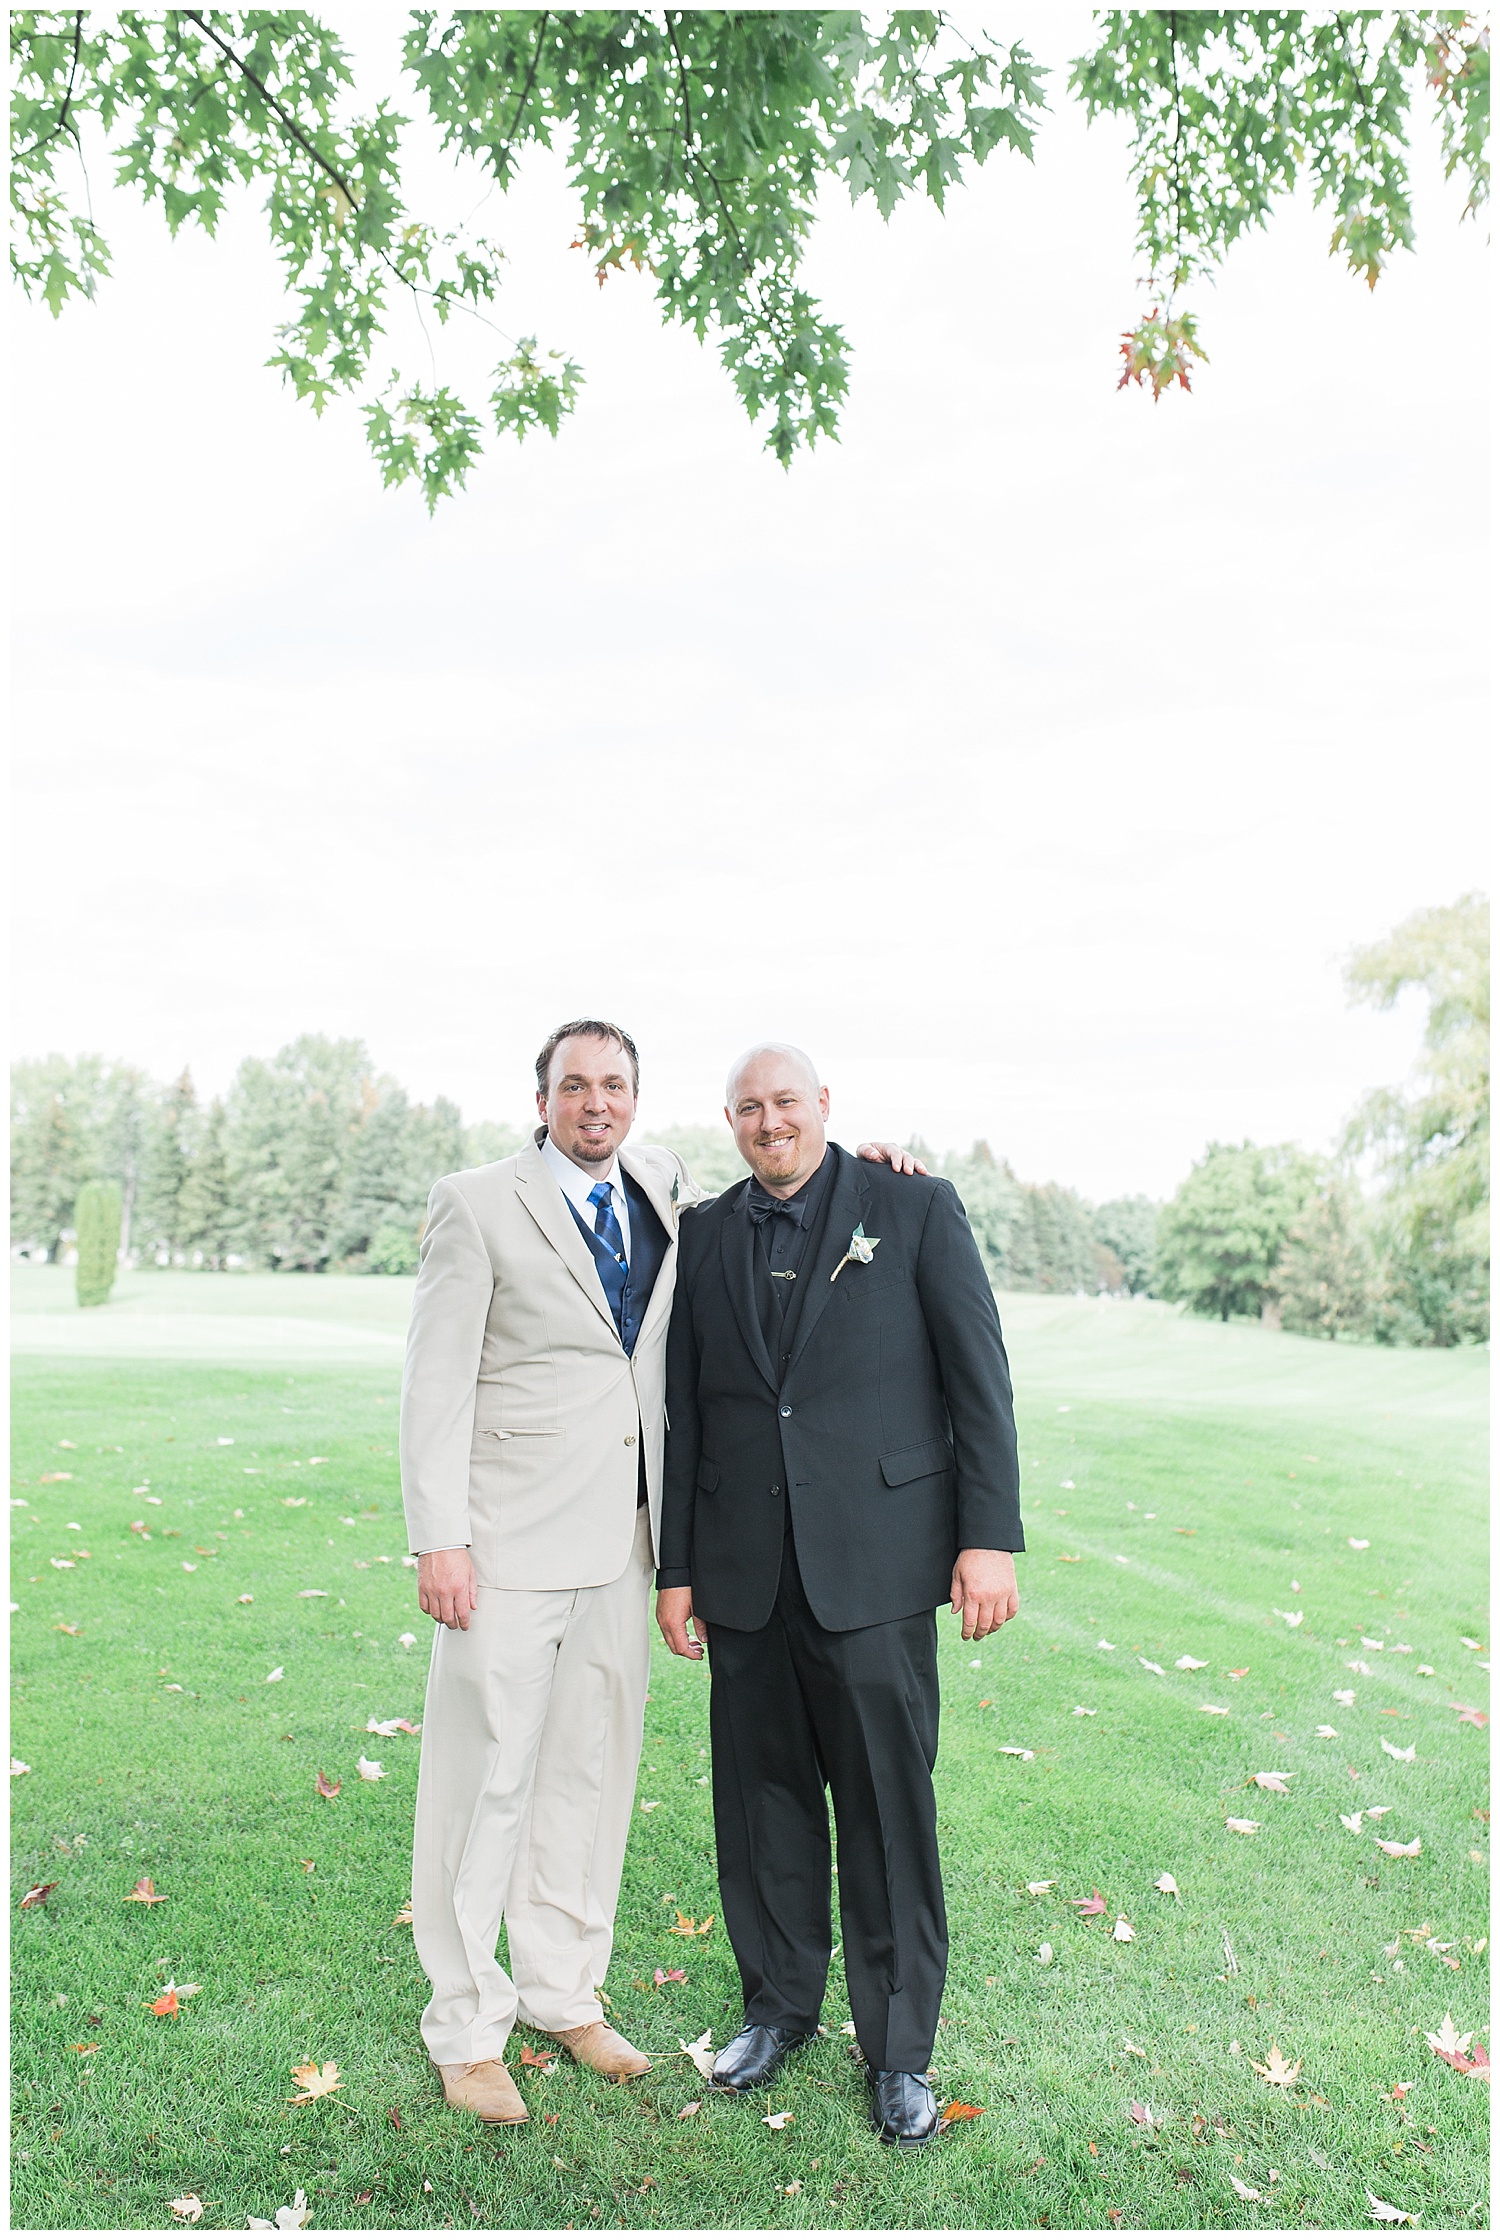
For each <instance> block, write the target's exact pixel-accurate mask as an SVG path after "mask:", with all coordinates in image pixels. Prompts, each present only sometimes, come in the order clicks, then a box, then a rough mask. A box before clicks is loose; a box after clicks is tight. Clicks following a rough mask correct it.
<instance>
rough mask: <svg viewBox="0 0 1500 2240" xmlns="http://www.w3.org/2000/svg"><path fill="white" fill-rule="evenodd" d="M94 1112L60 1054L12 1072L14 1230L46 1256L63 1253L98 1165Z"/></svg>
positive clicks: (15, 1236)
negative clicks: (84, 1188)
mask: <svg viewBox="0 0 1500 2240" xmlns="http://www.w3.org/2000/svg"><path fill="white" fill-rule="evenodd" d="M92 1163H93V1161H92V1140H91V1127H90V1115H89V1113H88V1112H87V1110H86V1109H83V1108H82V1105H81V1100H80V1098H79V1096H78V1094H77V1068H76V1067H75V1066H74V1064H73V1063H72V1062H71V1061H70V1060H69V1059H67V1058H62V1057H58V1056H56V1055H54V1056H52V1057H48V1058H39V1059H34V1060H32V1061H30V1062H29V1063H23V1064H21V1065H18V1066H17V1067H16V1068H15V1070H14V1071H13V1073H12V1075H11V1097H10V1233H11V1236H12V1238H13V1240H14V1241H15V1242H16V1243H18V1244H24V1245H26V1246H28V1247H29V1248H30V1249H31V1251H33V1252H35V1253H40V1255H41V1256H42V1258H43V1259H46V1260H56V1259H58V1258H59V1257H60V1256H61V1246H62V1236H63V1231H64V1230H65V1229H70V1228H71V1227H72V1225H73V1204H74V1200H75V1199H76V1197H77V1195H78V1192H79V1190H80V1188H81V1187H82V1185H83V1183H84V1182H85V1181H86V1180H87V1179H88V1176H89V1173H90V1171H91V1168H92Z"/></svg>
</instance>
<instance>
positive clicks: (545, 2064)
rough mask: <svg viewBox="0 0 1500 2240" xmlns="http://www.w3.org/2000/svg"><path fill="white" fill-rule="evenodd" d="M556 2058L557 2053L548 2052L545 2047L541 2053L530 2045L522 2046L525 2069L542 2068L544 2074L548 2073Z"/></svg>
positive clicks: (523, 2066)
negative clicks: (534, 2051) (536, 2051)
mask: <svg viewBox="0 0 1500 2240" xmlns="http://www.w3.org/2000/svg"><path fill="white" fill-rule="evenodd" d="M556 2059H557V2055H556V2054H555V2053H548V2052H547V2051H546V2050H545V2049H544V2050H543V2051H542V2052H541V2053H533V2052H532V2050H531V2048H530V2046H522V2048H521V2067H522V2068H523V2069H540V2070H541V2072H542V2075H543V2076H545V2075H546V2074H547V2071H548V2070H549V2069H550V2068H551V2066H552V2064H553V2062H554V2061H555V2060H556Z"/></svg>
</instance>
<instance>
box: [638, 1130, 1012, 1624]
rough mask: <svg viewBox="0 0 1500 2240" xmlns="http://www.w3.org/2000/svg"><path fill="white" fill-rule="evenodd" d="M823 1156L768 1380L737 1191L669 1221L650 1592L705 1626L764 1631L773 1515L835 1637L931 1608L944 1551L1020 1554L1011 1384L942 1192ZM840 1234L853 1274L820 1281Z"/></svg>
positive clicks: (837, 1254)
mask: <svg viewBox="0 0 1500 2240" xmlns="http://www.w3.org/2000/svg"><path fill="white" fill-rule="evenodd" d="M831 1151H832V1156H833V1158H834V1159H835V1161H836V1162H837V1165H836V1169H835V1172H834V1174H833V1176H832V1178H831V1182H830V1189H829V1204H828V1209H827V1215H828V1217H827V1220H826V1223H825V1224H824V1226H823V1233H822V1241H821V1244H820V1246H819V1249H818V1250H817V1252H816V1253H814V1252H811V1251H809V1253H808V1254H807V1255H806V1257H805V1259H804V1263H803V1267H802V1271H801V1274H800V1275H799V1277H798V1289H799V1290H802V1286H803V1285H804V1284H805V1285H806V1289H805V1291H803V1294H802V1297H801V1299H800V1300H799V1302H798V1312H797V1322H796V1328H795V1331H794V1333H793V1337H792V1343H791V1359H790V1361H789V1362H788V1364H787V1367H786V1371H785V1374H784V1375H783V1376H778V1374H777V1369H776V1365H775V1364H774V1363H773V1361H772V1358H771V1355H770V1353H769V1352H768V1351H767V1348H766V1344H765V1340H764V1338H763V1336H762V1334H761V1329H760V1323H759V1319H758V1317H757V1315H756V1311H755V1295H754V1278H753V1267H754V1263H753V1260H752V1257H751V1256H752V1254H753V1253H755V1252H757V1251H759V1250H760V1245H759V1242H758V1240H757V1238H756V1235H755V1231H754V1228H753V1226H752V1224H751V1221H750V1218H749V1215H748V1213H747V1212H746V1210H745V1197H746V1192H747V1190H748V1187H749V1185H748V1183H746V1184H742V1185H740V1186H739V1187H737V1188H736V1189H733V1190H729V1191H726V1192H725V1194H724V1195H723V1196H722V1197H720V1198H715V1199H713V1200H712V1201H711V1202H710V1203H709V1204H707V1205H701V1206H696V1207H693V1208H690V1209H686V1210H684V1212H683V1214H682V1216H681V1221H680V1224H679V1230H678V1245H677V1291H676V1296H675V1298H674V1301H673V1306H672V1325H671V1331H670V1334H669V1337H668V1341H667V1419H668V1427H669V1428H668V1433H667V1459H666V1481H665V1490H664V1494H663V1500H662V1519H661V1564H660V1569H659V1571H658V1574H657V1583H658V1585H659V1586H664V1587H666V1586H687V1585H691V1587H692V1589H693V1607H694V1609H695V1611H696V1612H697V1613H698V1614H699V1615H700V1616H702V1617H703V1618H704V1619H705V1620H706V1621H707V1622H708V1623H709V1624H710V1625H713V1624H715V1623H718V1624H719V1625H726V1626H737V1627H741V1628H745V1629H752V1628H754V1627H757V1626H762V1625H764V1624H765V1622H766V1620H767V1619H768V1618H769V1616H770V1614H771V1607H772V1604H773V1603H774V1601H775V1598H776V1586H777V1580H778V1578H779V1576H780V1571H781V1554H782V1539H783V1534H784V1531H785V1525H786V1509H787V1503H788V1501H790V1503H791V1514H792V1523H793V1530H794V1533H795V1536H796V1543H797V1560H798V1564H799V1566H800V1568H801V1573H802V1580H803V1584H804V1586H805V1588H806V1590H807V1599H808V1601H809V1602H810V1603H811V1605H812V1608H813V1612H814V1614H815V1615H816V1617H817V1618H818V1620H819V1622H820V1624H822V1625H824V1626H826V1627H828V1628H829V1630H830V1631H832V1632H835V1633H839V1632H846V1631H848V1630H849V1629H850V1628H852V1627H854V1626H868V1625H879V1624H883V1623H885V1622H886V1621H888V1620H890V1619H893V1618H905V1617H912V1616H914V1615H915V1614H916V1613H917V1612H918V1611H920V1610H930V1609H932V1608H933V1607H934V1605H935V1604H937V1603H939V1602H945V1601H946V1600H947V1599H948V1591H949V1584H950V1581H951V1577H952V1572H953V1565H954V1561H955V1559H956V1557H957V1555H958V1551H959V1549H960V1548H1010V1549H1017V1550H1019V1549H1020V1548H1022V1547H1024V1545H1025V1541H1024V1539H1023V1537H1022V1533H1021V1516H1020V1489H1019V1472H1018V1469H1017V1464H1016V1432H1015V1421H1014V1417H1013V1415H1012V1412H1011V1389H1010V1369H1009V1365H1008V1363H1007V1361H1006V1358H1005V1346H1004V1343H1003V1341H1002V1339H1001V1336H1000V1318H999V1316H998V1314H997V1313H996V1311H995V1299H994V1294H993V1292H992V1291H991V1289H990V1286H989V1282H988V1279H987V1278H986V1276H985V1272H984V1265H983V1262H982V1261H981V1260H980V1257H979V1248H978V1246H977V1245H976V1244H975V1242H974V1238H973V1236H972V1234H971V1232H970V1229H969V1225H968V1222H967V1221H966V1220H965V1218H964V1209H963V1206H962V1204H961V1202H960V1200H959V1197H958V1193H957V1192H956V1191H955V1189H954V1188H953V1185H952V1183H951V1182H942V1181H937V1180H935V1179H933V1178H932V1177H930V1176H910V1175H895V1174H892V1172H891V1170H890V1169H889V1168H888V1167H881V1166H875V1165H873V1164H871V1163H869V1162H867V1161H864V1160H860V1159H856V1158H853V1157H851V1155H850V1154H849V1153H848V1152H847V1151H845V1150H843V1149H842V1148H841V1147H840V1146H838V1145H837V1144H835V1145H833V1146H832V1147H831ZM860 1224H862V1225H863V1228H864V1231H865V1234H866V1236H868V1237H871V1238H875V1237H878V1238H879V1240H880V1241H879V1244H878V1245H877V1246H876V1248H875V1251H874V1254H873V1256H872V1257H871V1259H870V1260H869V1261H868V1262H867V1263H864V1264H861V1263H858V1262H851V1263H850V1264H849V1265H848V1266H846V1267H845V1268H844V1269H843V1270H842V1271H841V1272H840V1274H839V1275H838V1278H837V1280H836V1281H830V1278H831V1277H832V1276H833V1271H834V1269H835V1268H836V1267H837V1265H838V1263H839V1261H840V1260H841V1259H842V1258H843V1256H844V1254H845V1253H846V1252H847V1251H848V1249H849V1241H850V1238H851V1236H852V1234H853V1232H854V1229H855V1227H856V1226H857V1225H860Z"/></svg>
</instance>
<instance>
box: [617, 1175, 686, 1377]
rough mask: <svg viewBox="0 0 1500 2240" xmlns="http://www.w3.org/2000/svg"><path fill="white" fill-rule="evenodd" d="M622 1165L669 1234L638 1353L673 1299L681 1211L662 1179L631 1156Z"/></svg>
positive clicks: (639, 1335) (638, 1338)
mask: <svg viewBox="0 0 1500 2240" xmlns="http://www.w3.org/2000/svg"><path fill="white" fill-rule="evenodd" d="M620 1164H621V1166H622V1167H623V1168H624V1169H625V1172H626V1173H627V1174H628V1175H629V1177H630V1179H631V1181H632V1182H633V1183H634V1184H635V1186H636V1188H637V1190H639V1191H640V1192H641V1193H642V1195H643V1196H644V1197H646V1198H648V1199H649V1200H650V1203H651V1210H652V1211H653V1213H654V1214H655V1215H656V1218H657V1220H658V1221H659V1222H660V1223H661V1225H662V1227H663V1229H664V1230H665V1231H666V1239H667V1241H666V1246H665V1249H664V1250H663V1252H662V1258H661V1266H660V1267H659V1268H658V1269H657V1271H656V1281H655V1283H654V1284H653V1285H652V1287H651V1297H650V1298H649V1299H648V1301H647V1302H646V1311H645V1313H644V1314H643V1315H642V1317H641V1326H640V1328H639V1330H638V1331H637V1332H636V1338H635V1345H636V1351H637V1352H639V1351H640V1348H641V1341H642V1339H643V1338H645V1336H646V1335H647V1333H648V1332H649V1331H650V1330H651V1329H652V1328H653V1327H654V1326H655V1324H656V1323H657V1322H658V1321H659V1320H660V1318H661V1316H662V1315H664V1314H665V1313H666V1312H667V1310H668V1307H669V1305H670V1303H671V1298H672V1271H673V1270H674V1269H675V1268H676V1265H677V1221H676V1213H677V1209H676V1207H675V1206H674V1205H673V1203H672V1196H671V1185H670V1184H669V1183H668V1182H667V1181H666V1179H665V1177H664V1176H662V1175H658V1174H654V1173H652V1171H651V1169H650V1168H649V1167H648V1166H645V1165H638V1164H637V1162H636V1161H635V1160H634V1159H633V1158H632V1157H631V1156H630V1155H629V1153H628V1152H625V1151H622V1152H621V1153H620Z"/></svg>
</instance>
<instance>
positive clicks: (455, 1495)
mask: <svg viewBox="0 0 1500 2240" xmlns="http://www.w3.org/2000/svg"><path fill="white" fill-rule="evenodd" d="M494 1288H495V1271H494V1268H493V1267H492V1265H491V1262H490V1256H489V1253H488V1252H487V1251H486V1249H485V1245H484V1240H483V1239H482V1237H481V1236H480V1234H479V1224H478V1223H477V1222H476V1220H475V1219H474V1215H473V1212H472V1210H471V1208H470V1206H469V1203H468V1200H467V1199H466V1198H465V1197H464V1195H463V1193H462V1191H461V1190H459V1189H458V1188H457V1186H456V1184H455V1182H454V1179H453V1177H452V1176H451V1175H449V1176H445V1177H444V1179H443V1180H442V1181H441V1182H437V1183H434V1185H433V1188H432V1194H431V1196H430V1197H429V1198H428V1201H427V1227H426V1230H425V1232H424V1234H423V1237H422V1256H421V1265H420V1267H419V1270H418V1273H417V1288H416V1294H415V1296H414V1298H413V1300H412V1307H411V1323H410V1326H409V1327H408V1330H407V1334H406V1372H405V1375H404V1376H403V1378H402V1381H401V1498H402V1500H403V1501H404V1503H405V1505H406V1533H407V1539H408V1541H409V1543H410V1545H411V1548H412V1550H413V1552H414V1553H416V1554H418V1555H420V1554H422V1553H423V1552H424V1551H431V1550H432V1549H434V1548H465V1547H467V1546H468V1544H469V1538H470V1534H469V1454H470V1450H471V1448H472V1446H473V1443H474V1403H475V1398H476V1394H477V1390H478V1378H479V1360H480V1354H481V1352H482V1350H483V1346H484V1330H485V1322H486V1319H487V1317H488V1315H489V1311H490V1299H491V1297H492V1295H493V1292H494Z"/></svg>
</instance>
